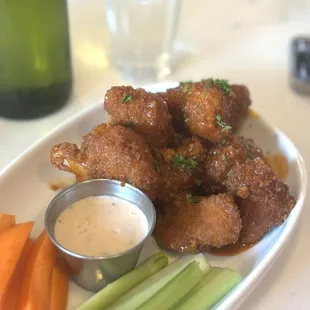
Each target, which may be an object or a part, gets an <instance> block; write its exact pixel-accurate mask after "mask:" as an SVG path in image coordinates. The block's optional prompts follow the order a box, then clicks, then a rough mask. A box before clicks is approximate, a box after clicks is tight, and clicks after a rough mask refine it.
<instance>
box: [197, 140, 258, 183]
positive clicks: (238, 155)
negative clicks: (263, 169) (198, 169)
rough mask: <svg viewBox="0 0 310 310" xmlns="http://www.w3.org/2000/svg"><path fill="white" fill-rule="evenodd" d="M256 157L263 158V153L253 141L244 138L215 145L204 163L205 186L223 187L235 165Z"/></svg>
mask: <svg viewBox="0 0 310 310" xmlns="http://www.w3.org/2000/svg"><path fill="white" fill-rule="evenodd" d="M256 157H260V158H263V151H262V150H261V149H260V148H259V147H258V146H257V145H256V144H255V142H254V141H253V140H252V139H247V138H244V137H242V136H233V137H231V138H230V139H227V140H225V141H223V142H222V143H219V144H216V145H214V146H213V148H211V149H210V151H209V152H208V154H207V156H206V159H205V160H204V163H203V169H204V177H203V181H204V183H205V186H206V187H208V186H210V185H215V184H216V185H222V184H223V181H225V179H226V178H227V174H229V172H230V170H231V169H232V168H233V167H234V165H236V164H241V163H243V162H245V161H246V160H247V159H254V158H256Z"/></svg>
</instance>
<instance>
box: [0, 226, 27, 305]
mask: <svg viewBox="0 0 310 310" xmlns="http://www.w3.org/2000/svg"><path fill="white" fill-rule="evenodd" d="M32 227H33V222H27V223H22V224H17V225H15V226H13V227H12V228H9V229H7V230H6V231H4V232H3V233H1V234H0V254H1V255H0V279H1V280H0V304H1V303H2V302H3V298H4V297H5V294H6V291H7V288H8V285H9V283H10V281H11V279H12V277H13V274H14V272H15V270H16V267H17V264H18V261H19V260H20V258H21V255H22V252H23V249H24V247H25V244H26V241H27V240H28V237H29V235H30V232H31V230H32Z"/></svg>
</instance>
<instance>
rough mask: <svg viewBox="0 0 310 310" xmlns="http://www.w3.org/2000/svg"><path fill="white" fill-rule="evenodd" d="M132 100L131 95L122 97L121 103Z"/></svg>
mask: <svg viewBox="0 0 310 310" xmlns="http://www.w3.org/2000/svg"><path fill="white" fill-rule="evenodd" d="M131 99H132V96H131V95H124V96H123V99H122V103H126V102H128V101H130V100H131Z"/></svg>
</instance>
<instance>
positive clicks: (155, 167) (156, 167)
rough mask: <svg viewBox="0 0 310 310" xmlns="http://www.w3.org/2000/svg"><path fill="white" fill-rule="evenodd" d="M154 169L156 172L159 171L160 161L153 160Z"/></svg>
mask: <svg viewBox="0 0 310 310" xmlns="http://www.w3.org/2000/svg"><path fill="white" fill-rule="evenodd" d="M153 168H154V170H155V171H158V168H159V167H158V161H157V160H156V159H154V160H153Z"/></svg>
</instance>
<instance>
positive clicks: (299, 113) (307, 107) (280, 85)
mask: <svg viewBox="0 0 310 310" xmlns="http://www.w3.org/2000/svg"><path fill="white" fill-rule="evenodd" d="M166 1H168V0H166ZM104 2H105V1H104V0H69V9H70V27H71V41H72V44H71V45H72V54H73V55H72V58H73V67H74V78H75V85H74V90H73V95H72V98H71V100H70V102H69V103H68V105H67V106H66V107H65V108H64V109H63V110H62V111H60V112H58V113H55V114H53V115H51V116H48V117H45V118H42V119H40V120H33V121H12V120H6V119H1V118H0V145H1V149H0V169H1V168H3V167H5V166H6V165H7V164H9V163H10V161H11V160H12V159H14V158H15V157H16V156H18V155H19V154H20V153H21V152H23V151H24V150H25V149H26V148H27V147H29V146H30V145H31V144H32V143H34V142H35V141H36V140H37V139H38V138H40V137H42V136H43V135H45V134H47V133H48V132H49V131H50V130H51V129H52V128H54V127H55V126H56V125H58V124H59V123H60V122H62V121H63V120H65V119H67V118H68V117H70V116H71V115H72V114H74V113H75V112H77V111H79V110H81V109H82V108H83V107H85V106H86V105H89V104H91V103H92V102H94V101H98V100H101V99H102V98H103V96H104V94H105V91H106V89H107V88H108V87H110V86H112V85H116V84H124V83H125V84H126V81H124V80H123V79H122V77H121V76H120V75H119V74H118V73H117V72H115V71H114V70H113V69H111V68H110V67H109V64H108V61H107V57H106V47H107V44H108V40H107V35H106V33H107V30H106V25H105V7H104ZM215 2H216V1H211V0H204V1H203V0H195V1H192V0H183V5H182V10H181V16H180V24H179V28H178V37H177V42H176V50H177V55H178V57H179V58H180V62H179V66H178V68H177V70H176V71H175V72H174V73H173V75H172V76H171V77H170V78H169V79H170V80H189V79H200V78H202V77H210V76H213V77H223V78H228V79H230V80H231V81H233V82H240V83H244V84H247V85H248V86H249V88H250V90H251V94H252V99H253V101H254V108H255V109H256V110H257V111H258V112H259V113H260V114H261V115H263V117H264V118H266V119H267V120H268V121H270V122H272V123H273V124H275V125H276V126H278V127H279V128H280V129H282V130H283V131H284V132H285V133H286V134H287V135H288V136H289V137H290V138H291V139H292V140H293V141H294V142H295V144H296V145H297V147H298V148H299V149H300V151H301V153H302V154H303V156H304V159H305V161H306V164H307V166H308V170H309V171H310V168H309V167H310V144H309V142H308V141H309V129H308V128H309V127H307V126H309V117H310V97H309V98H302V97H299V96H298V95H296V94H294V93H293V92H292V91H291V90H290V88H289V86H288V42H289V39H290V38H291V36H293V35H296V34H306V35H307V34H308V35H309V36H310V2H309V1H307V0H295V1H293V0H272V1H271V0H235V1H217V3H215ZM224 2H225V3H224ZM309 203H310V198H309V195H308V197H307V200H306V205H305V208H304V212H303V215H302V219H301V222H300V225H299V228H298V229H297V232H296V233H295V235H294V237H293V238H292V240H291V242H290V244H289V245H288V246H287V248H286V249H285V250H284V252H283V254H282V255H281V257H280V258H279V260H278V261H277V262H276V263H275V264H274V266H273V268H272V270H271V271H270V272H269V274H268V275H267V276H266V277H265V278H264V280H263V281H262V282H261V283H260V285H259V286H258V287H257V289H256V290H255V292H254V293H253V294H252V295H251V296H250V298H249V299H248V300H247V301H246V303H245V304H244V305H243V306H242V309H244V310H245V309H264V310H265V309H277V308H278V309H294V310H298V309H310V293H309V279H310V245H309V238H310V225H309V220H310V209H309V207H310V206H309Z"/></svg>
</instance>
